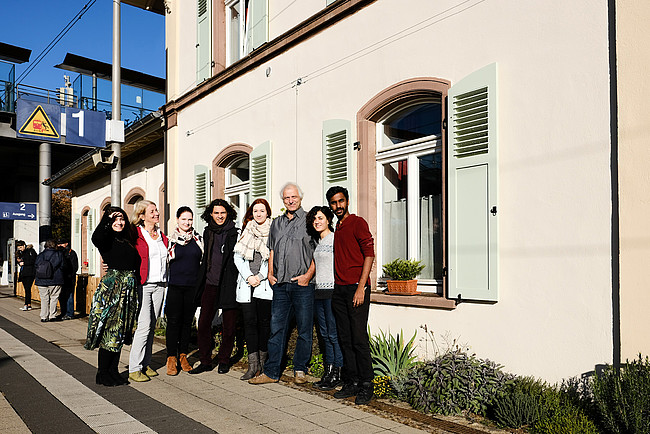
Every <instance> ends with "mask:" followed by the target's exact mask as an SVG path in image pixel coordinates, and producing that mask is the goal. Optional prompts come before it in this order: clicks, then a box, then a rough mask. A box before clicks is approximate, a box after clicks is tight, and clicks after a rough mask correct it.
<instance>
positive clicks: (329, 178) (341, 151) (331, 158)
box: [323, 119, 351, 198]
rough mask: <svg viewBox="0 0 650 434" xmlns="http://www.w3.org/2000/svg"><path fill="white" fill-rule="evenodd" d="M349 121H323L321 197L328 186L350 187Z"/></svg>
mask: <svg viewBox="0 0 650 434" xmlns="http://www.w3.org/2000/svg"><path fill="white" fill-rule="evenodd" d="M350 125H351V123H350V121H348V120H344V119H331V120H327V121H325V122H323V198H325V193H326V192H327V190H328V189H329V188H330V187H333V186H335V185H339V186H341V187H345V188H347V189H348V190H349V189H350V179H351V174H350V128H351V127H350Z"/></svg>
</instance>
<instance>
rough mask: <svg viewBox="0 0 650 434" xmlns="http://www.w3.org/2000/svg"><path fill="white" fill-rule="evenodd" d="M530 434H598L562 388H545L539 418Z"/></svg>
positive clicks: (589, 420)
mask: <svg viewBox="0 0 650 434" xmlns="http://www.w3.org/2000/svg"><path fill="white" fill-rule="evenodd" d="M531 432H533V433H539V434H573V433H580V434H598V432H599V431H598V429H597V427H596V425H595V424H594V422H593V421H592V420H591V419H589V417H588V416H587V414H586V413H585V412H584V410H582V409H581V408H580V407H578V406H576V405H575V404H574V403H573V402H572V398H571V397H570V396H569V395H567V393H566V392H565V391H564V390H563V389H562V388H557V387H550V386H546V387H545V388H544V391H543V392H542V395H541V397H540V418H539V420H538V421H537V422H536V423H535V424H534V425H533V426H532V428H531Z"/></svg>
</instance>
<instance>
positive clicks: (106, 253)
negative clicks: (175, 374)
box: [84, 206, 140, 386]
mask: <svg viewBox="0 0 650 434" xmlns="http://www.w3.org/2000/svg"><path fill="white" fill-rule="evenodd" d="M92 241H93V244H94V245H95V246H96V247H97V249H99V253H100V254H101V255H102V258H103V259H104V263H105V264H106V265H107V266H108V271H107V272H106V274H105V275H104V277H102V280H101V282H100V283H99V286H98V287H97V290H96V291H95V294H94V295H93V301H92V306H91V308H90V313H89V315H88V334H87V338H86V344H85V345H84V348H86V349H87V350H93V349H95V348H98V347H99V354H98V361H97V365H98V370H97V376H96V377H95V382H96V383H97V384H102V385H104V386H118V385H122V384H128V381H127V380H125V379H124V378H122V377H121V376H120V374H119V373H118V370H117V367H118V363H119V361H120V352H121V351H122V345H124V344H127V345H130V344H131V342H132V338H133V327H134V325H135V319H136V315H137V313H138V292H137V284H138V281H137V277H136V270H137V269H138V267H139V266H140V255H138V252H137V250H136V249H135V245H134V244H135V239H134V232H133V229H132V226H131V224H129V220H128V218H127V217H126V213H125V212H124V210H123V209H121V208H118V207H114V206H112V207H110V208H108V209H107V210H106V211H105V212H104V216H103V217H102V220H101V221H100V222H99V225H97V229H95V232H93V235H92Z"/></svg>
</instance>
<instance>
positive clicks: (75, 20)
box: [16, 0, 97, 84]
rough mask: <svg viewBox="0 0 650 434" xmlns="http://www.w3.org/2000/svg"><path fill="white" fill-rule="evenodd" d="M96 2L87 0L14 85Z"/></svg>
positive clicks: (29, 71) (25, 76)
mask: <svg viewBox="0 0 650 434" xmlns="http://www.w3.org/2000/svg"><path fill="white" fill-rule="evenodd" d="M96 1H97V0H88V3H86V4H85V5H84V6H83V7H82V8H81V9H80V10H79V12H77V14H76V15H75V16H74V17H73V18H72V19H71V20H70V21H69V22H68V24H66V25H65V27H63V29H61V31H60V32H59V33H58V34H57V35H56V36H55V37H54V39H52V40H51V41H50V43H49V44H47V46H45V48H43V50H42V51H41V52H40V53H39V54H38V56H36V59H34V61H33V62H32V63H31V64H30V65H29V66H28V67H27V69H25V70H24V71H23V72H22V73H21V74H20V75H19V76H18V78H17V79H16V84H20V83H21V82H22V81H23V80H24V79H25V78H27V76H28V75H29V74H30V73H31V72H32V71H33V70H34V68H36V66H38V64H39V63H40V62H41V61H42V60H43V59H44V58H45V56H47V54H48V53H49V52H50V51H52V49H53V48H54V47H55V46H56V44H58V42H59V41H60V40H61V39H62V38H63V37H64V36H65V35H66V34H67V33H68V32H69V31H70V29H72V27H74V25H75V24H76V23H77V22H78V21H79V20H80V19H81V17H83V16H84V14H85V13H86V12H88V11H89V10H90V8H91V7H92V6H93V5H94V4H95V2H96Z"/></svg>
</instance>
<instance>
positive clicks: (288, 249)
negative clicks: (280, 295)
mask: <svg viewBox="0 0 650 434" xmlns="http://www.w3.org/2000/svg"><path fill="white" fill-rule="evenodd" d="M306 217H307V213H306V212H305V210H304V209H302V207H300V208H298V210H297V211H296V212H295V214H294V217H293V218H292V219H291V220H289V218H288V217H287V214H286V213H285V214H283V215H281V216H280V217H278V218H276V219H275V220H273V223H271V229H270V232H269V241H268V246H269V249H270V250H273V275H274V276H275V278H276V279H278V283H288V282H291V278H292V277H296V276H299V275H301V274H305V273H306V272H307V269H308V268H309V266H310V265H311V261H312V258H313V256H314V248H315V244H314V243H313V242H312V240H311V237H310V236H309V235H308V234H307V221H306Z"/></svg>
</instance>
